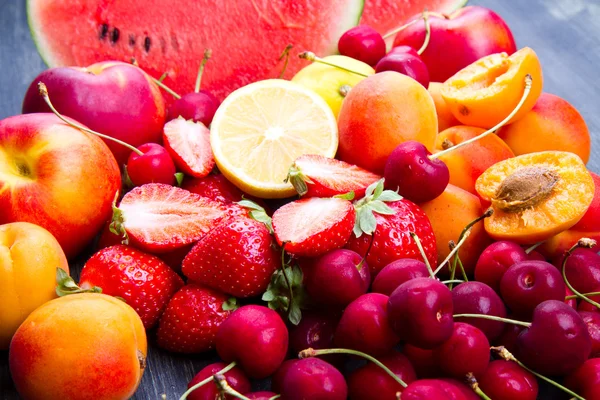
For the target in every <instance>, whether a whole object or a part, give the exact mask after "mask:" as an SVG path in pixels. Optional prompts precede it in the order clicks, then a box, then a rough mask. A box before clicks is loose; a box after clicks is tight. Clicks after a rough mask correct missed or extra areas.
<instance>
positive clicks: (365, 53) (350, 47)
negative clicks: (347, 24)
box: [338, 25, 386, 66]
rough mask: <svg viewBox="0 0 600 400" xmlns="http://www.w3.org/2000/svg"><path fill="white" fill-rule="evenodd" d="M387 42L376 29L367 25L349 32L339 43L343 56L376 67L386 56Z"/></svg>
mask: <svg viewBox="0 0 600 400" xmlns="http://www.w3.org/2000/svg"><path fill="white" fill-rule="evenodd" d="M385 47H386V46H385V42H384V40H383V37H382V36H381V35H380V34H379V32H377V31H376V30H375V29H373V28H371V27H370V26H367V25H360V26H356V27H354V28H352V29H349V30H347V31H346V32H345V33H344V34H343V35H342V37H340V40H339V42H338V50H339V52H340V54H341V55H343V56H347V57H352V58H354V59H356V60H359V61H362V62H364V63H367V64H369V65H370V66H374V65H375V64H377V62H378V61H379V60H381V58H382V57H383V56H385Z"/></svg>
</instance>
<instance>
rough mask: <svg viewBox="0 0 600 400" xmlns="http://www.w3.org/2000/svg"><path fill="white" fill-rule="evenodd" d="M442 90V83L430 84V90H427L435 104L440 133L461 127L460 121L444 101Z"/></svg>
mask: <svg viewBox="0 0 600 400" xmlns="http://www.w3.org/2000/svg"><path fill="white" fill-rule="evenodd" d="M441 89H442V83H441V82H430V83H429V88H427V90H428V91H429V94H430V95H431V98H432V99H433V102H434V104H435V112H436V114H437V117H438V132H441V131H443V130H445V129H448V128H450V127H451V126H456V125H461V123H460V121H459V120H457V119H456V117H455V116H454V114H452V111H450V108H448V105H447V104H446V101H444V98H443V97H442V93H441V92H440V90H441Z"/></svg>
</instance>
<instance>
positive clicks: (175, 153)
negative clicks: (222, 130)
mask: <svg viewBox="0 0 600 400" xmlns="http://www.w3.org/2000/svg"><path fill="white" fill-rule="evenodd" d="M163 143H164V145H165V149H167V151H168V152H169V155H170V156H171V158H172V159H173V162H175V165H176V166H177V168H178V169H180V170H181V171H183V172H185V173H186V174H187V175H189V176H193V177H195V178H202V177H204V176H206V175H208V174H209V173H210V171H211V170H212V169H213V167H214V166H215V158H214V157H213V152H212V149H211V147H210V131H209V130H208V128H207V127H206V126H204V125H203V124H202V123H201V122H194V121H186V120H185V119H183V118H181V117H179V118H176V119H173V120H171V121H169V122H167V123H166V124H165V127H164V129H163Z"/></svg>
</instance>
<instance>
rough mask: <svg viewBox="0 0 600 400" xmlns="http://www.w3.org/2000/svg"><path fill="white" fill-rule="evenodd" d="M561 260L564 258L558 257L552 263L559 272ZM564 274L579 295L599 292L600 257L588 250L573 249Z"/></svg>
mask: <svg viewBox="0 0 600 400" xmlns="http://www.w3.org/2000/svg"><path fill="white" fill-rule="evenodd" d="M563 260H564V257H559V258H558V259H557V260H556V262H555V263H554V265H556V267H557V268H558V269H559V270H560V271H562V263H563ZM565 274H566V276H567V280H568V281H569V283H570V284H571V285H572V286H573V287H574V288H575V290H577V291H578V292H579V293H590V292H598V291H600V255H599V254H598V253H596V252H595V251H594V250H590V249H584V248H578V249H575V251H573V253H572V254H571V256H570V257H569V259H568V260H567V265H566V266H565Z"/></svg>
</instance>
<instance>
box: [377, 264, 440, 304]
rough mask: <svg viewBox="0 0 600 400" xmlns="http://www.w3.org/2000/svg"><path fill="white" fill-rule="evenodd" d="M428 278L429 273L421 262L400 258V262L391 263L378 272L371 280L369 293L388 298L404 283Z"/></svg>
mask: <svg viewBox="0 0 600 400" xmlns="http://www.w3.org/2000/svg"><path fill="white" fill-rule="evenodd" d="M428 276H429V271H428V270H427V266H426V265H425V263H424V262H423V261H419V260H414V259H412V258H402V259H400V260H396V261H392V262H391V263H389V264H388V265H386V266H385V267H383V269H382V270H381V271H379V273H378V274H377V276H376V277H375V279H374V280H373V284H372V285H371V291H372V292H375V293H382V294H385V295H386V296H389V295H391V294H392V292H393V291H394V290H396V288H397V287H398V286H400V285H401V284H403V283H404V282H406V281H408V280H411V279H414V278H426V277H428Z"/></svg>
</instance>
